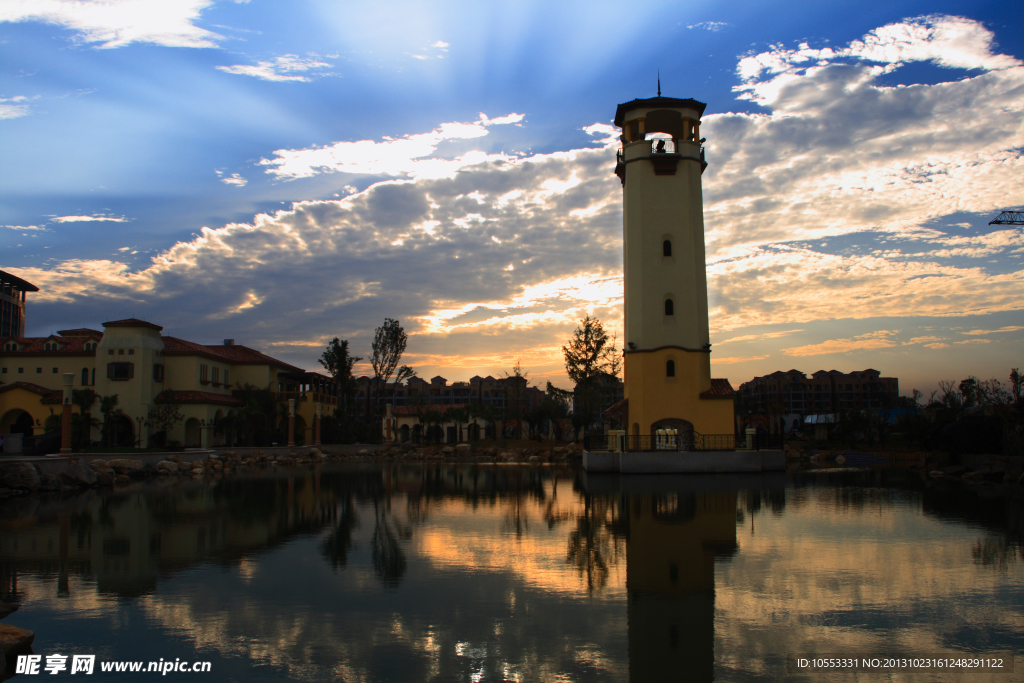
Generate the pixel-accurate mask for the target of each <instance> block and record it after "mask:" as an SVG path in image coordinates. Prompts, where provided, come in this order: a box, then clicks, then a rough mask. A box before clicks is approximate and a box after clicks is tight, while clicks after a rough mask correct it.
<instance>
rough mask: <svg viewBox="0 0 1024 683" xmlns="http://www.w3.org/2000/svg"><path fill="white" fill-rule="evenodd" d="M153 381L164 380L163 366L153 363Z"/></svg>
mask: <svg viewBox="0 0 1024 683" xmlns="http://www.w3.org/2000/svg"><path fill="white" fill-rule="evenodd" d="M153 381H154V382H163V381H164V366H163V365H154V366H153Z"/></svg>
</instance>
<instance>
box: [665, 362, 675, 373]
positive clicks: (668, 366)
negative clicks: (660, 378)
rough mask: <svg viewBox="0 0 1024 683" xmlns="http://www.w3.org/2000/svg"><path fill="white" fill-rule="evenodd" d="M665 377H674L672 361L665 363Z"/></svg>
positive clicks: (673, 363)
mask: <svg viewBox="0 0 1024 683" xmlns="http://www.w3.org/2000/svg"><path fill="white" fill-rule="evenodd" d="M665 376H666V377H675V376H676V362H675V361H674V360H667V361H665Z"/></svg>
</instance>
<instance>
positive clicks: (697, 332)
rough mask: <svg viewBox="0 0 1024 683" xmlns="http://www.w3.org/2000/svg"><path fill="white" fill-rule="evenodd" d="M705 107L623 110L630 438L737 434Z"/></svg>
mask: <svg viewBox="0 0 1024 683" xmlns="http://www.w3.org/2000/svg"><path fill="white" fill-rule="evenodd" d="M706 106H707V105H705V104H703V103H702V102H697V101H696V100H691V99H677V98H674V97H662V96H661V89H660V86H659V92H658V97H652V98H649V99H638V100H633V101H632V102H626V103H625V104H620V105H619V106H618V108H617V109H616V110H615V125H616V126H618V127H619V128H621V129H622V136H621V140H622V149H621V150H620V151H619V152H618V156H617V163H616V167H615V174H616V175H617V176H619V179H620V180H621V181H622V202H623V211H622V216H623V226H622V232H623V244H624V250H625V254H624V256H625V258H624V271H625V272H624V280H625V309H626V310H625V317H626V326H625V335H626V336H625V343H626V348H625V368H624V369H625V385H626V386H625V397H626V401H624V402H623V407H622V409H621V411H620V413H619V415H620V418H621V419H622V422H623V423H624V424H625V426H626V428H627V429H628V431H629V433H630V434H631V435H643V434H653V433H654V432H655V430H658V429H663V428H672V429H678V430H680V431H681V432H687V431H696V432H698V433H700V434H705V435H707V434H733V433H734V432H735V426H734V420H733V402H732V399H733V396H734V394H735V392H734V391H733V389H732V387H731V386H730V385H729V381H728V380H725V379H712V378H711V339H710V333H709V331H708V286H707V273H706V270H705V261H704V206H703V199H702V196H701V174H702V173H703V172H704V169H705V168H707V163H705V161H704V150H703V147H702V146H701V143H702V142H703V138H701V136H700V117H701V115H702V114H703V113H704V108H705V107H706Z"/></svg>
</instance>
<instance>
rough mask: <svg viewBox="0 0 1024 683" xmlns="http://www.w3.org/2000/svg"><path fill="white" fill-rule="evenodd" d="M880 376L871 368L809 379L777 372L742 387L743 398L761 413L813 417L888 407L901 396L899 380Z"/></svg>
mask: <svg viewBox="0 0 1024 683" xmlns="http://www.w3.org/2000/svg"><path fill="white" fill-rule="evenodd" d="M881 375H882V373H881V372H879V371H878V370H874V369H872V368H868V369H867V370H858V371H854V372H848V373H842V372H839V371H838V370H818V371H817V372H815V373H813V374H812V375H811V376H810V377H808V376H807V375H806V374H804V373H803V372H800V371H799V370H788V371H785V372H783V371H781V370H777V371H775V372H773V373H771V374H770V375H764V376H762V377H755V378H754V379H752V380H750V381H749V382H745V383H744V384H741V385H740V395H741V396H742V397H743V399H744V400H750V401H752V402H753V403H754V405H755V406H756V410H757V411H758V412H762V413H768V412H773V413H780V414H788V415H794V414H798V415H810V414H814V413H836V412H839V411H841V410H863V409H869V408H870V409H881V408H889V407H892V406H894V405H895V404H896V399H897V398H898V397H899V395H900V388H899V379H897V378H896V377H882V376H881Z"/></svg>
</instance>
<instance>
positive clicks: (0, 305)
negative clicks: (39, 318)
mask: <svg viewBox="0 0 1024 683" xmlns="http://www.w3.org/2000/svg"><path fill="white" fill-rule="evenodd" d="M38 291H39V288H38V287H36V286H35V285H33V284H32V283H30V282H25V281H24V280H22V279H21V278H20V277H17V276H14V275H11V274H10V273H5V272H4V271H2V270H0V339H7V338H8V337H21V336H23V335H24V334H25V294H26V293H27V292H38Z"/></svg>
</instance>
